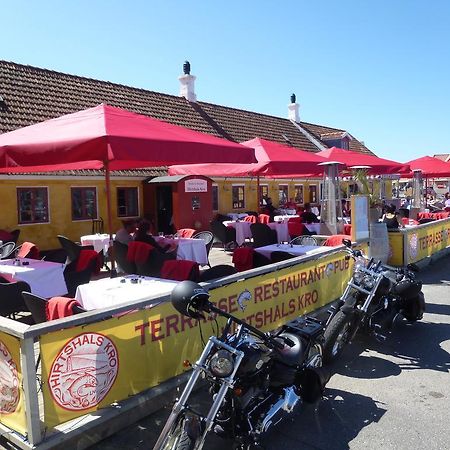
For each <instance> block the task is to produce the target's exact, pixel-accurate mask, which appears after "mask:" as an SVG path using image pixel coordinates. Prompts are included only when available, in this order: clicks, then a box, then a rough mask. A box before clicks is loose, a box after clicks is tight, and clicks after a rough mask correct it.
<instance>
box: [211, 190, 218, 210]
mask: <svg viewBox="0 0 450 450" xmlns="http://www.w3.org/2000/svg"><path fill="white" fill-rule="evenodd" d="M211 196H212V209H213V211H219V185H217V184H213V185H212V186H211ZM214 206H217V208H214Z"/></svg>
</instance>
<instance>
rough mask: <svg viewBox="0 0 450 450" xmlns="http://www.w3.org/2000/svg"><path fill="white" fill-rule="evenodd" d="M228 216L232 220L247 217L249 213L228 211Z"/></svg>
mask: <svg viewBox="0 0 450 450" xmlns="http://www.w3.org/2000/svg"><path fill="white" fill-rule="evenodd" d="M227 216H228V217H229V218H230V219H231V220H238V219H243V218H244V217H247V216H248V214H246V213H227Z"/></svg>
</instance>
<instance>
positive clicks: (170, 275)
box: [161, 259, 200, 281]
mask: <svg viewBox="0 0 450 450" xmlns="http://www.w3.org/2000/svg"><path fill="white" fill-rule="evenodd" d="M199 277H200V271H199V267H198V263H196V262H195V261H188V260H176V259H169V260H166V261H164V264H163V266H162V268H161V278H165V279H166V280H176V281H183V280H192V281H198V279H199Z"/></svg>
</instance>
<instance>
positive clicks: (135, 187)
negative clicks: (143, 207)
mask: <svg viewBox="0 0 450 450" xmlns="http://www.w3.org/2000/svg"><path fill="white" fill-rule="evenodd" d="M121 189H122V190H125V191H132V190H134V191H136V214H129V211H128V209H129V208H128V205H125V208H127V211H126V213H125V214H120V205H119V190H121ZM126 198H127V197H126V196H125V202H126ZM116 207H117V217H120V218H121V219H123V218H127V217H139V214H140V207H139V188H138V187H137V186H117V187H116Z"/></svg>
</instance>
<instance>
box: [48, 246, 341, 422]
mask: <svg viewBox="0 0 450 450" xmlns="http://www.w3.org/2000/svg"><path fill="white" fill-rule="evenodd" d="M349 275H350V263H349V261H348V260H345V259H344V255H343V253H339V254H334V255H330V256H327V257H323V258H320V259H317V260H313V261H310V262H306V263H303V264H298V265H296V266H292V267H289V268H287V269H284V270H280V271H276V272H272V273H268V274H265V275H261V276H257V277H254V278H250V279H246V280H242V281H239V282H236V283H233V284H230V285H228V286H224V287H221V288H218V289H214V290H211V292H210V293H211V301H213V302H215V303H216V304H217V305H218V307H219V308H221V309H223V310H225V311H228V312H230V313H232V314H234V315H236V316H237V317H239V318H241V319H245V320H246V321H247V322H248V323H250V324H251V325H253V326H255V327H257V328H259V329H261V330H263V331H268V330H271V329H275V328H277V327H278V326H280V325H282V324H284V323H286V322H288V321H290V320H292V319H294V318H295V317H297V316H299V315H302V314H305V313H308V312H310V311H312V310H314V309H317V308H319V307H320V306H323V305H325V304H327V303H329V302H330V301H332V300H334V299H336V298H338V297H339V296H340V295H341V293H342V291H343V288H344V285H345V284H346V282H347V280H348V278H349ZM242 309H243V310H242ZM223 325H224V322H223V321H222V320H221V319H220V318H219V319H218V326H219V329H220V328H221V327H222V326H223ZM200 328H201V331H202V334H203V336H204V338H205V339H207V338H208V337H209V336H210V335H211V334H212V333H215V332H217V325H216V322H215V321H214V320H205V321H199V322H197V321H195V320H193V319H189V318H187V317H184V316H181V315H180V314H178V313H177V312H176V311H175V309H174V308H173V307H172V305H171V304H169V303H165V304H161V305H159V306H157V307H154V308H152V309H146V310H143V311H133V312H130V313H128V314H123V315H121V316H120V317H115V318H112V319H109V320H105V321H102V322H98V323H95V324H90V325H85V326H80V327H74V328H71V329H68V330H63V331H58V332H54V333H50V334H48V335H44V336H42V338H41V355H42V379H43V381H44V383H43V394H44V411H45V418H44V421H45V424H46V425H47V426H50V427H52V426H55V425H57V424H59V423H63V422H65V421H67V420H69V419H73V418H75V417H78V416H80V415H82V414H86V413H88V412H91V411H93V410H96V409H98V408H101V407H105V406H108V405H110V404H111V403H113V402H116V401H119V400H123V399H125V398H127V397H129V396H130V395H134V394H137V393H139V392H141V391H143V390H145V389H147V388H149V387H152V386H155V385H157V384H159V383H161V382H162V381H165V380H167V379H169V378H171V377H173V376H175V375H178V374H180V373H182V372H183V371H184V369H183V366H182V362H183V360H186V359H188V360H190V361H195V360H196V359H197V358H198V356H199V355H200V353H201V350H202V349H203V344H202V342H201V339H200V333H199V331H200Z"/></svg>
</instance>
